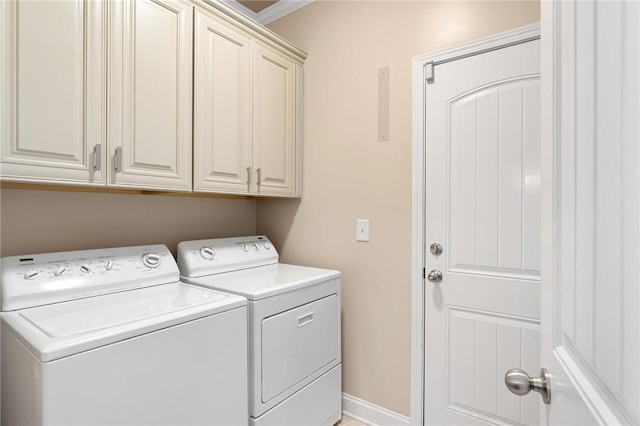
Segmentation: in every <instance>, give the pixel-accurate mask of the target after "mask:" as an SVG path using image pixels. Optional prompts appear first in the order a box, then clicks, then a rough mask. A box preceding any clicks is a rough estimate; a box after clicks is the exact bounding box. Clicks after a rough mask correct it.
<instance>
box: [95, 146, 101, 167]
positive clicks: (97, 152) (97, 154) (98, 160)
mask: <svg viewBox="0 0 640 426" xmlns="http://www.w3.org/2000/svg"><path fill="white" fill-rule="evenodd" d="M101 168H102V144H96V145H94V146H93V170H100V169H101Z"/></svg>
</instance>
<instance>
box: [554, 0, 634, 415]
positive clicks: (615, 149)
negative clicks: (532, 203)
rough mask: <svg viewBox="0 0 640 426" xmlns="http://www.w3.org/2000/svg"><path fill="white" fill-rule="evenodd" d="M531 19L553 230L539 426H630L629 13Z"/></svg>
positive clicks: (565, 12) (571, 12) (566, 8)
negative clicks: (542, 64)
mask: <svg viewBox="0 0 640 426" xmlns="http://www.w3.org/2000/svg"><path fill="white" fill-rule="evenodd" d="M543 16H544V18H545V20H546V22H545V26H544V27H543V28H544V29H545V30H546V31H547V37H548V39H549V40H550V41H553V43H551V44H550V45H549V47H548V48H547V49H546V50H545V51H543V54H544V57H545V58H546V59H547V61H548V64H549V67H548V75H549V76H550V77H549V79H548V81H547V82H546V85H545V86H544V87H543V89H544V90H545V92H543V96H544V98H543V99H544V100H545V105H549V108H548V109H547V110H546V111H548V112H547V113H546V117H545V118H546V121H545V127H544V128H545V133H544V135H545V136H546V138H545V140H546V141H549V142H547V143H545V144H544V145H543V149H544V157H543V158H544V159H545V160H546V162H547V164H549V166H548V167H547V168H546V169H545V174H544V176H546V179H545V185H544V186H543V188H544V189H545V193H546V194H547V195H545V198H546V200H545V204H544V209H543V213H546V214H544V215H543V217H556V218H558V219H559V220H557V221H556V222H552V221H550V220H547V221H546V222H544V227H543V231H544V232H543V237H544V238H545V242H546V245H547V246H548V247H552V248H553V250H552V251H549V252H547V253H545V255H546V256H545V257H544V262H545V265H546V271H547V273H546V274H545V276H544V277H543V282H545V283H547V285H546V287H545V288H547V291H546V292H544V293H543V302H544V306H545V310H543V329H542V344H543V351H542V355H543V361H544V362H543V364H544V365H545V366H546V367H547V368H548V369H549V371H550V372H551V373H552V374H553V378H552V403H551V405H549V406H547V407H546V413H545V416H546V421H547V423H548V424H552V425H555V424H597V423H599V424H638V423H640V408H639V405H638V400H639V399H640V348H639V346H640V316H639V314H638V311H639V308H640V290H639V287H638V282H639V280H640V266H639V263H638V259H639V257H640V249H639V241H640V237H639V233H640V229H639V226H638V225H639V222H640V221H639V220H638V218H639V217H640V209H639V204H640V173H639V171H638V170H639V168H638V162H639V160H640V149H639V147H638V140H640V124H639V123H640V121H639V117H640V106H639V102H640V96H639V95H638V93H640V65H639V63H640V30H639V27H640V4H638V3H637V2H624V1H622V2H621V1H612V2H593V1H575V2H574V1H571V2H560V3H559V4H556V5H546V6H545V7H544V8H543ZM552 23H553V24H552ZM556 58H561V60H559V61H557V60H556ZM554 90H555V91H554ZM554 308H555V309H554ZM554 383H555V384H554Z"/></svg>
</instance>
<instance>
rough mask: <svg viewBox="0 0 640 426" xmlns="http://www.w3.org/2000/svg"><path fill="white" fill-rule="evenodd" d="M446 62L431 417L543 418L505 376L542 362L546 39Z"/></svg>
mask: <svg viewBox="0 0 640 426" xmlns="http://www.w3.org/2000/svg"><path fill="white" fill-rule="evenodd" d="M443 62H444V63H441V64H436V65H435V67H434V79H433V81H432V82H431V83H430V84H427V85H426V94H425V96H426V103H425V117H426V118H425V120H426V126H425V140H426V152H425V154H426V175H425V182H426V184H425V190H426V191H425V193H426V199H425V201H426V207H425V211H426V222H425V243H426V250H425V252H426V258H425V259H424V264H425V266H426V271H425V272H426V275H427V279H425V292H424V296H425V319H424V321H425V326H424V327H425V340H424V342H425V344H424V354H425V364H424V369H425V384H424V395H425V405H424V416H425V417H424V418H425V424H438V425H444V424H451V425H454V424H455V425H461V424H486V423H494V424H538V423H540V417H539V414H540V398H539V397H538V396H537V395H529V396H527V397H525V398H520V397H518V396H516V395H513V394H511V393H510V392H509V391H508V390H507V388H506V387H505V385H504V375H505V372H506V371H507V370H509V369H511V368H522V369H524V370H526V371H531V372H536V371H539V370H540V322H539V318H540V316H539V315H540V239H539V238H540V42H539V41H538V40H533V41H528V42H526V43H520V44H516V45H512V46H510V47H503V48H499V49H495V50H490V51H489V52H486V53H482V54H475V55H472V56H468V57H463V58H462V59H457V60H451V61H443ZM439 274H441V275H439Z"/></svg>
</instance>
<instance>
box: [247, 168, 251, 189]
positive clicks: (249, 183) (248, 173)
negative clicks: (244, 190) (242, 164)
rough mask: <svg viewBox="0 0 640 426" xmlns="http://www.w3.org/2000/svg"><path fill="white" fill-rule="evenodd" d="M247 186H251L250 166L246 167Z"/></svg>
mask: <svg viewBox="0 0 640 426" xmlns="http://www.w3.org/2000/svg"><path fill="white" fill-rule="evenodd" d="M247 186H251V166H249V167H247Z"/></svg>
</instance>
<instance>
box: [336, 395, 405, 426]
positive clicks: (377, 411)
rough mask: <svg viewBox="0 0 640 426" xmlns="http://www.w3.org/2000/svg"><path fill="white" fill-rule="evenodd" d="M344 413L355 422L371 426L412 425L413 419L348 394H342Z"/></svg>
mask: <svg viewBox="0 0 640 426" xmlns="http://www.w3.org/2000/svg"><path fill="white" fill-rule="evenodd" d="M342 413H343V414H344V415H346V416H348V417H351V418H352V419H354V420H357V421H359V422H362V423H366V424H368V425H371V426H399V425H410V424H411V419H409V417H407V416H403V415H402V414H398V413H396V412H395V411H391V410H387V409H386V408H382V407H379V406H377V405H375V404H372V403H370V402H367V401H365V400H362V399H360V398H356V397H355V396H351V395H349V394H346V393H343V394H342Z"/></svg>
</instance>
